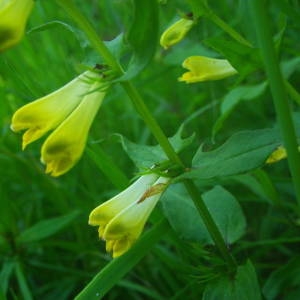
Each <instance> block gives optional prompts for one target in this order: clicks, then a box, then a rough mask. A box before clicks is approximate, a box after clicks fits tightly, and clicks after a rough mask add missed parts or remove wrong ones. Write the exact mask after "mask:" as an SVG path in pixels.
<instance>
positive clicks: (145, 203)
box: [89, 174, 169, 257]
mask: <svg viewBox="0 0 300 300" xmlns="http://www.w3.org/2000/svg"><path fill="white" fill-rule="evenodd" d="M168 181H169V179H168V178H166V177H159V176H158V175H155V174H148V175H144V176H142V177H140V178H139V179H138V180H137V181H136V182H135V183H133V184H132V185H131V186H129V187H128V188H127V189H126V190H124V191H123V192H121V193H120V194H118V195H117V196H115V197H113V198H112V199H111V200H109V201H107V202H105V203H103V204H101V205H100V206H98V207H96V208H95V209H94V210H93V211H92V212H91V214H90V217H89V224H90V225H94V226H99V230H98V232H99V237H100V238H102V239H103V240H105V241H106V250H107V251H108V252H111V253H112V256H113V257H117V256H120V255H122V254H123V253H125V252H126V251H127V250H128V249H129V248H130V247H131V246H132V245H133V243H134V242H135V241H136V240H137V239H138V237H139V236H140V234H141V232H142V231H143V228H144V226H145V223H146V221H147V219H148V217H149V215H150V214H151V212H152V210H153V208H154V207H155V205H156V203H157V202H158V200H159V198H160V196H161V194H162V192H163V191H164V190H165V188H166V186H167V183H168Z"/></svg>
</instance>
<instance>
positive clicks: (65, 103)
mask: <svg viewBox="0 0 300 300" xmlns="http://www.w3.org/2000/svg"><path fill="white" fill-rule="evenodd" d="M89 76H91V73H90V72H85V73H84V74H81V75H80V76H78V77H76V78H75V79H73V80H72V81H71V82H69V83H68V84H66V85H65V86H63V87H62V88H60V89H59V90H57V91H55V92H53V93H51V94H49V95H47V96H45V97H42V98H40V99H38V100H36V101H33V102H31V103H28V104H26V105H24V106H22V107H21V108H19V109H18V110H17V111H16V112H15V113H14V115H13V117H12V123H11V129H12V130H13V131H15V132H18V131H21V130H26V131H25V133H24V134H23V143H22V148H23V150H24V149H25V147H26V146H27V145H28V144H30V143H32V142H34V141H35V140H37V139H39V138H40V137H41V136H43V135H44V134H45V133H46V132H48V131H49V130H52V129H54V128H56V127H57V126H58V125H59V124H60V123H61V122H62V121H63V120H64V119H65V118H66V117H67V116H68V115H69V114H70V113H71V112H72V111H73V110H74V109H75V108H76V107H77V106H78V104H79V103H80V102H81V100H82V97H83V96H84V94H86V93H87V92H88V90H89V88H90V86H91V84H90V82H89Z"/></svg>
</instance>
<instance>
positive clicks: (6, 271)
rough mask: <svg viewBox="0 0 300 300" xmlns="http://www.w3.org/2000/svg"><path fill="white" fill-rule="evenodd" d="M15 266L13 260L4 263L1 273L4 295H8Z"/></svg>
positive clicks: (0, 281)
mask: <svg viewBox="0 0 300 300" xmlns="http://www.w3.org/2000/svg"><path fill="white" fill-rule="evenodd" d="M15 266H16V262H15V261H13V260H5V261H4V262H2V269H1V272H0V291H1V292H2V293H3V295H6V292H7V288H8V283H9V280H10V277H11V275H12V271H13V270H14V268H15Z"/></svg>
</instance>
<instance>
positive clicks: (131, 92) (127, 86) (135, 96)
mask: <svg viewBox="0 0 300 300" xmlns="http://www.w3.org/2000/svg"><path fill="white" fill-rule="evenodd" d="M121 84H122V86H123V88H124V90H125V91H126V93H127V95H128V96H129V98H130V99H131V101H132V102H133V104H134V106H135V108H136V110H137V112H138V113H139V114H140V115H141V117H142V119H143V120H144V122H145V123H146V125H147V126H148V128H149V129H150V131H151V132H152V134H153V135H154V137H155V138H156V140H157V141H158V143H159V144H160V146H161V147H162V149H163V150H164V152H165V153H166V155H167V156H168V158H169V159H170V160H171V161H172V162H173V163H175V164H177V165H179V166H181V167H184V165H183V163H182V162H181V160H180V158H179V156H178V155H177V153H176V152H175V151H174V149H173V147H172V145H171V144H170V142H169V140H168V138H167V137H166V135H165V134H164V132H163V131H162V129H161V128H160V126H159V125H158V123H157V122H156V120H155V119H154V117H153V116H152V115H151V113H150V111H149V109H148V107H147V106H146V104H145V102H144V101H143V99H142V97H141V96H140V94H139V93H138V91H137V90H136V88H135V87H134V86H133V85H132V83H131V82H129V81H124V82H121Z"/></svg>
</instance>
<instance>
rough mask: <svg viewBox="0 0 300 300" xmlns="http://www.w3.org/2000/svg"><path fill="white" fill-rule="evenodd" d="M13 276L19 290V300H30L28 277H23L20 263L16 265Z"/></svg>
mask: <svg viewBox="0 0 300 300" xmlns="http://www.w3.org/2000/svg"><path fill="white" fill-rule="evenodd" d="M15 274H16V278H17V281H18V285H19V288H20V292H21V294H22V297H21V298H22V299H25V300H32V299H33V297H32V294H31V291H30V288H29V286H28V283H27V279H28V277H26V276H25V274H24V271H23V269H22V266H21V264H20V263H16V267H15Z"/></svg>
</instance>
